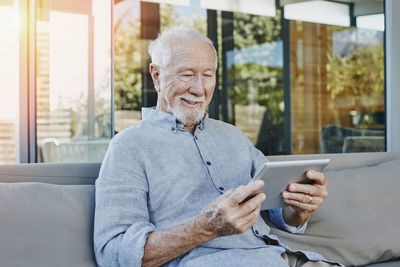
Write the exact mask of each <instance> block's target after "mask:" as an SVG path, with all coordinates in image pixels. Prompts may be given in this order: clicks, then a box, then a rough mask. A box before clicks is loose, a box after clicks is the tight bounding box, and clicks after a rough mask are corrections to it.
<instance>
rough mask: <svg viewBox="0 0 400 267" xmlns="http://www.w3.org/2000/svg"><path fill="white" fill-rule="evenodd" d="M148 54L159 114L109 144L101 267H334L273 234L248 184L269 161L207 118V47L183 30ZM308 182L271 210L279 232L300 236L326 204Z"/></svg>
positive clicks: (210, 77) (102, 182) (210, 51)
mask: <svg viewBox="0 0 400 267" xmlns="http://www.w3.org/2000/svg"><path fill="white" fill-rule="evenodd" d="M149 53H150V55H151V59H152V63H151V64H150V73H151V76H152V78H153V82H154V86H155V89H156V90H157V93H158V102H157V107H156V108H155V109H152V108H144V109H143V110H142V112H143V120H142V121H140V122H139V123H137V124H135V125H133V126H131V127H129V128H128V129H126V130H124V131H122V132H120V133H119V134H118V135H116V136H115V137H114V139H113V140H112V141H111V143H110V146H109V149H108V152H107V155H106V157H105V159H104V161H103V164H102V168H101V171H100V174H99V178H98V179H97V182H96V210H95V229H94V244H95V253H96V258H97V262H98V264H99V265H100V266H141V265H143V266H159V265H163V264H165V265H166V266H202V267H204V266H256V267H257V266H288V265H289V266H330V265H331V264H329V263H326V262H324V261H323V258H322V257H321V256H320V255H318V254H315V253H312V252H301V251H292V250H290V249H289V248H288V247H286V246H285V245H284V244H281V243H280V242H279V241H278V239H277V237H275V236H272V235H270V231H269V230H270V229H269V227H268V225H267V224H266V223H265V222H264V220H263V219H262V217H261V216H260V205H261V203H262V201H263V200H264V199H265V195H264V194H263V193H259V192H260V189H261V188H262V187H263V183H262V182H261V181H260V182H252V183H249V181H250V180H251V178H252V176H253V175H254V174H255V172H256V171H257V169H258V168H260V166H261V165H262V164H263V163H264V162H265V161H266V158H265V156H264V155H263V154H262V153H261V152H260V151H258V150H257V149H256V148H254V146H253V144H252V143H251V142H250V141H249V139H248V138H247V137H246V136H245V135H244V134H243V133H242V132H241V131H239V130H238V129H237V128H236V127H234V126H232V125H229V124H226V123H224V122H221V121H217V120H213V119H209V118H207V117H206V116H205V108H206V106H207V105H208V104H209V103H210V101H211V98H212V95H213V92H214V86H215V73H216V68H217V53H216V51H215V48H214V46H213V44H212V42H211V41H210V40H209V39H208V38H207V37H205V36H204V35H202V34H201V33H199V32H198V31H196V30H194V29H192V28H189V27H185V26H179V27H176V28H173V29H171V30H168V31H166V32H164V33H163V34H162V35H160V36H159V37H158V38H157V39H156V40H155V41H154V42H152V43H151V44H150V46H149ZM307 176H308V178H309V179H311V180H313V181H314V183H313V185H305V184H291V185H289V186H288V189H287V191H284V192H282V197H283V199H284V201H286V202H287V203H288V204H290V205H289V206H288V207H287V208H284V209H283V210H282V209H275V210H270V211H268V214H267V215H268V216H269V218H270V220H271V221H272V222H273V223H274V224H275V225H276V226H277V227H279V228H281V229H284V230H286V231H289V232H292V233H298V234H301V233H303V231H304V229H305V227H306V224H307V223H306V222H307V220H308V219H309V218H310V215H311V214H312V212H313V211H315V210H316V209H317V208H318V207H319V206H320V205H321V204H322V203H323V202H324V200H325V198H326V196H327V185H326V179H325V176H324V175H323V174H322V173H320V172H308V173H307ZM249 196H252V197H250V198H249ZM332 265H333V264H332Z"/></svg>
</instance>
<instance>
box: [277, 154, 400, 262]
mask: <svg viewBox="0 0 400 267" xmlns="http://www.w3.org/2000/svg"><path fill="white" fill-rule="evenodd" d="M399 173H400V160H392V161H389V162H384V163H381V164H378V165H374V166H369V167H358V168H348V169H334V170H327V171H326V172H325V175H326V177H327V179H328V191H329V196H328V198H327V199H326V201H325V203H324V204H323V205H322V206H321V207H320V209H319V210H317V211H316V212H315V213H314V214H313V216H312V217H311V219H310V221H309V224H308V228H307V230H306V232H305V234H304V235H303V236H301V235H293V234H288V233H286V232H283V231H280V230H278V229H276V228H274V229H272V232H273V233H274V234H276V235H278V236H279V238H280V240H281V241H282V242H283V243H285V244H287V245H289V246H290V247H292V248H295V249H306V250H310V251H315V252H318V253H320V254H322V255H324V256H325V257H326V258H327V259H329V260H333V261H339V262H341V263H343V264H345V265H346V266H353V265H356V266H362V265H366V264H371V263H375V262H383V261H388V260H393V259H396V258H397V259H399V258H400V241H399V240H400V230H399V222H400V212H399V203H400V194H399V188H400V175H399Z"/></svg>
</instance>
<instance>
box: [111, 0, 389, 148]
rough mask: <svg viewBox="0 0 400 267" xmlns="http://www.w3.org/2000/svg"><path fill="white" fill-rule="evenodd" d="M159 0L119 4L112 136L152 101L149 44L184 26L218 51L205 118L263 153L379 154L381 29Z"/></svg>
mask: <svg viewBox="0 0 400 267" xmlns="http://www.w3.org/2000/svg"><path fill="white" fill-rule="evenodd" d="M157 2H165V1H152V3H149V2H145V1H134V0H125V1H119V2H118V3H117V4H116V5H115V9H114V10H115V24H114V30H115V105H116V114H115V115H116V116H115V123H116V130H117V131H121V130H123V129H124V128H126V127H128V126H129V125H131V124H133V123H135V122H137V121H139V120H140V119H141V114H140V108H141V107H149V106H155V105H156V103H157V102H156V99H157V94H156V91H155V90H154V87H153V83H152V81H151V78H150V75H149V73H148V64H149V63H150V59H149V56H148V55H147V46H148V43H149V41H150V40H152V39H154V38H156V37H157V34H158V32H163V31H164V30H165V29H168V28H170V27H172V26H174V25H178V24H187V25H191V26H194V27H195V28H197V29H198V30H200V31H201V32H203V33H204V34H206V35H208V36H209V38H210V39H211V40H212V41H213V42H214V43H215V45H216V48H217V50H218V54H219V64H218V79H217V85H216V88H215V91H214V97H213V100H212V102H211V103H210V105H209V109H208V111H209V116H210V117H211V118H215V119H220V120H223V121H225V122H228V123H231V124H234V125H236V126H237V127H238V128H240V129H241V130H242V131H243V132H244V133H245V134H246V135H247V136H248V137H249V138H250V140H251V141H252V142H253V144H254V145H255V146H256V147H257V148H258V149H260V150H261V151H262V152H263V153H264V154H266V155H272V154H288V153H293V154H303V153H333V152H340V153H342V152H357V151H383V150H385V140H384V138H385V137H384V128H385V122H384V113H385V109H384V62H383V59H384V54H383V45H382V44H383V32H380V31H376V30H365V29H357V28H355V27H343V26H332V25H326V24H320V23H321V22H320V23H310V22H301V21H289V20H285V19H282V17H281V9H277V10H276V12H274V13H275V16H262V15H255V14H249V13H250V12H247V11H244V10H236V9H232V8H226V9H225V8H222V6H224V3H222V2H221V3H222V4H221V3H220V5H221V8H222V10H208V9H205V8H203V7H206V5H204V3H205V2H207V1H190V4H189V3H187V2H185V3H184V4H183V3H182V4H181V5H178V4H174V5H171V4H162V3H157ZM255 2H256V1H255ZM320 2H323V1H320ZM199 3H200V4H199ZM202 3H203V5H202ZM246 3H247V2H246ZM344 6H345V7H346V8H348V6H347V5H346V4H344ZM229 10H235V12H231V11H229ZM236 11H237V12H236ZM264 14H265V13H264ZM346 14H347V13H346ZM282 21H283V22H284V23H285V24H284V25H282ZM305 21H306V19H305ZM286 30H288V32H285V31H286ZM284 48H285V51H287V53H286V54H285V53H284ZM284 59H285V60H284ZM285 62H288V63H286V64H288V65H289V66H286V65H284V64H285ZM284 85H285V89H284ZM285 101H286V102H285ZM285 119H286V121H285Z"/></svg>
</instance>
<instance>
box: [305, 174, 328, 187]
mask: <svg viewBox="0 0 400 267" xmlns="http://www.w3.org/2000/svg"><path fill="white" fill-rule="evenodd" d="M306 176H307V178H308V179H310V180H313V181H314V182H315V183H316V184H319V185H323V184H325V183H326V177H325V175H324V173H323V172H318V171H308V172H307V173H306Z"/></svg>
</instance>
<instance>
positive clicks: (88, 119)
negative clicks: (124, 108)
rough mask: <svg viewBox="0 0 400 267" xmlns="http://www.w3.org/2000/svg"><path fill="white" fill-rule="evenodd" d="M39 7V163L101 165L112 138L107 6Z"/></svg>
mask: <svg viewBox="0 0 400 267" xmlns="http://www.w3.org/2000/svg"><path fill="white" fill-rule="evenodd" d="M39 3H40V5H38V6H37V21H36V95H37V99H36V103H37V144H38V161H43V162H60V161H64V162H65V161H70V162H73V161H101V160H102V158H103V156H104V154H105V152H106V149H107V146H108V142H109V139H110V137H111V85H110V84H111V83H110V81H111V68H110V66H111V63H110V62H111V58H110V56H111V55H110V42H111V37H110V36H111V28H110V27H111V26H110V21H111V17H110V12H111V3H110V2H108V1H98V0H94V1H91V0H85V1H77V0H76V1H67V2H65V1H64V2H61V1H55V0H48V1H44V2H39Z"/></svg>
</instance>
